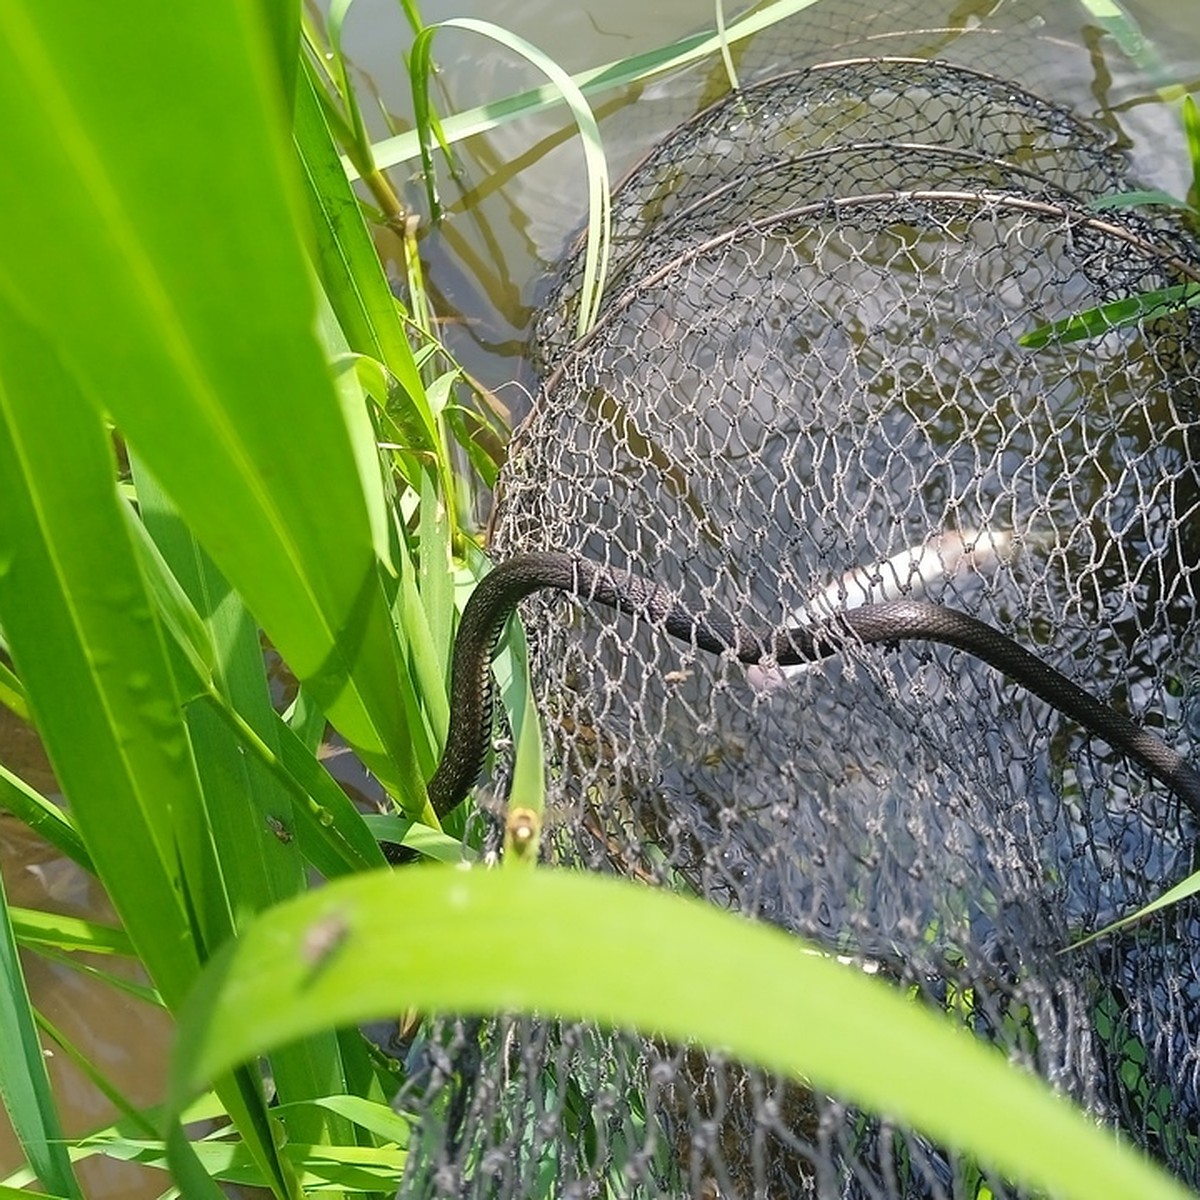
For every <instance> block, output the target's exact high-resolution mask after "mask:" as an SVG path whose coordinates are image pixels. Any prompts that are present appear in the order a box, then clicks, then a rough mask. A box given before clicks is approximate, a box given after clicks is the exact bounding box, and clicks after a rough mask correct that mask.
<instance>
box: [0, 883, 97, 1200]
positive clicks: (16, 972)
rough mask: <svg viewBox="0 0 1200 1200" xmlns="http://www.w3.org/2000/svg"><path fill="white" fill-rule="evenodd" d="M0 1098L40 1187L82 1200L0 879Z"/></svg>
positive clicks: (6, 899)
mask: <svg viewBox="0 0 1200 1200" xmlns="http://www.w3.org/2000/svg"><path fill="white" fill-rule="evenodd" d="M0 1046H3V1047H4V1053H3V1054H0V1098H2V1099H3V1101H4V1107H5V1109H6V1110H7V1112H8V1118H9V1121H10V1123H11V1124H12V1127H13V1131H14V1132H15V1133H16V1135H17V1141H18V1142H19V1143H20V1145H21V1149H22V1151H23V1152H24V1154H25V1158H26V1161H27V1162H28V1163H29V1165H30V1168H31V1169H32V1171H33V1173H34V1175H35V1176H36V1177H37V1180H38V1182H39V1183H40V1184H41V1185H42V1186H43V1187H44V1188H45V1189H46V1190H47V1191H49V1192H53V1193H55V1194H56V1195H61V1196H70V1197H72V1198H73V1200H83V1192H82V1191H81V1190H80V1187H79V1183H78V1181H77V1180H76V1178H75V1172H74V1170H73V1169H72V1167H71V1160H70V1158H69V1156H68V1155H67V1152H66V1147H65V1145H64V1140H63V1132H62V1126H61V1124H60V1122H59V1119H58V1109H57V1108H56V1106H55V1103H54V1095H53V1093H52V1092H51V1090H50V1078H49V1076H48V1075H47V1074H46V1060H45V1058H44V1057H43V1055H42V1044H41V1041H40V1040H39V1038H38V1034H37V1025H36V1022H35V1020H34V1016H33V1006H32V1005H31V1003H30V1001H29V992H28V990H27V989H26V987H25V975H24V973H23V972H22V970H21V962H20V959H19V958H18V956H17V942H16V938H15V937H14V934H13V927H12V924H11V922H10V921H9V914H8V898H7V896H6V895H5V892H4V883H3V881H2V880H0Z"/></svg>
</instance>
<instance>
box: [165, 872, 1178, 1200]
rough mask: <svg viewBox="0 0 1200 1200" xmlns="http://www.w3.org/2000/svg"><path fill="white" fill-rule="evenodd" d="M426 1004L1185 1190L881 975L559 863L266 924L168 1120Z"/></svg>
mask: <svg viewBox="0 0 1200 1200" xmlns="http://www.w3.org/2000/svg"><path fill="white" fill-rule="evenodd" d="M381 912H403V913H404V914H405V916H406V920H405V921H404V922H403V924H398V923H394V922H385V921H380V920H379V913H381ZM550 918H553V919H550ZM701 978H702V979H703V980H704V986H703V987H697V986H696V980H697V979H701ZM408 1007H414V1008H416V1009H417V1010H419V1011H425V1012H438V1011H449V1012H487V1011H502V1010H518V1011H538V1012H543V1013H553V1014H555V1015H559V1016H563V1017H573V1018H577V1017H586V1018H590V1019H594V1020H597V1021H599V1022H601V1023H603V1024H605V1025H612V1026H622V1027H632V1028H637V1029H640V1030H642V1031H644V1032H647V1033H654V1034H658V1035H663V1036H666V1037H670V1038H675V1039H690V1038H695V1039H699V1040H700V1041H702V1042H704V1043H705V1044H708V1045H714V1046H721V1047H724V1048H725V1049H726V1050H727V1051H730V1052H732V1053H733V1054H735V1055H737V1056H738V1057H739V1058H742V1059H744V1060H746V1061H749V1062H756V1063H760V1064H762V1065H764V1066H767V1067H770V1068H774V1069H776V1070H780V1071H786V1072H788V1073H795V1074H800V1075H803V1076H804V1077H806V1078H807V1079H809V1080H810V1081H811V1083H812V1084H813V1085H814V1086H816V1087H819V1088H827V1089H836V1091H837V1092H838V1094H840V1095H844V1096H846V1097H847V1098H848V1099H850V1100H852V1101H853V1102H855V1103H856V1104H860V1105H862V1106H864V1107H866V1108H868V1109H871V1110H875V1111H880V1112H883V1113H886V1114H888V1115H889V1116H890V1117H892V1118H895V1119H899V1120H902V1121H904V1122H906V1123H911V1124H913V1125H915V1126H916V1127H917V1128H919V1129H921V1130H923V1131H925V1132H926V1133H927V1134H929V1135H930V1136H932V1137H934V1138H936V1139H937V1140H938V1141H944V1142H946V1143H947V1144H949V1145H952V1146H956V1147H958V1148H959V1149H961V1150H963V1151H966V1152H968V1153H970V1154H973V1155H976V1156H978V1157H979V1159H980V1160H982V1161H984V1162H987V1163H989V1164H991V1165H992V1166H994V1167H995V1168H997V1169H998V1170H999V1171H1000V1172H1002V1173H1003V1174H1004V1175H1006V1176H1011V1177H1013V1178H1014V1179H1017V1180H1019V1181H1023V1182H1024V1183H1025V1184H1027V1185H1029V1186H1031V1187H1034V1188H1042V1189H1045V1190H1047V1191H1050V1192H1052V1193H1053V1194H1055V1195H1056V1196H1061V1197H1079V1198H1081V1200H1082V1198H1087V1200H1095V1198H1096V1197H1097V1196H1104V1197H1105V1198H1106V1200H1118V1198H1121V1197H1128V1198H1129V1200H1151V1198H1155V1200H1158V1198H1161V1200H1168V1198H1171V1200H1182V1197H1184V1196H1185V1195H1186V1194H1187V1193H1186V1192H1185V1191H1184V1189H1183V1188H1181V1187H1180V1186H1179V1185H1178V1184H1177V1183H1175V1182H1174V1181H1173V1180H1171V1179H1170V1178H1168V1177H1167V1176H1166V1175H1165V1174H1164V1173H1163V1172H1161V1171H1160V1170H1158V1169H1157V1168H1155V1167H1153V1166H1151V1165H1150V1164H1149V1163H1147V1162H1146V1161H1145V1160H1143V1159H1142V1158H1141V1156H1140V1155H1138V1154H1137V1153H1135V1152H1134V1151H1132V1150H1131V1149H1129V1148H1128V1147H1123V1146H1120V1145H1118V1143H1117V1142H1116V1141H1115V1139H1113V1138H1112V1136H1111V1135H1110V1134H1108V1133H1106V1132H1102V1131H1100V1130H1098V1129H1097V1128H1096V1127H1095V1125H1094V1124H1093V1122H1092V1121H1091V1120H1090V1119H1089V1118H1087V1117H1085V1116H1084V1115H1083V1114H1081V1113H1079V1112H1078V1111H1076V1110H1075V1109H1073V1108H1072V1107H1071V1106H1070V1105H1069V1104H1067V1103H1066V1102H1065V1101H1063V1100H1062V1099H1060V1098H1058V1097H1056V1096H1055V1095H1054V1094H1053V1093H1052V1092H1050V1091H1049V1089H1047V1088H1046V1087H1045V1086H1044V1085H1042V1084H1041V1083H1040V1082H1039V1081H1038V1080H1036V1079H1035V1078H1033V1077H1032V1076H1030V1075H1028V1074H1026V1073H1025V1072H1023V1071H1020V1070H1018V1069H1015V1068H1013V1067H1012V1066H1010V1065H1009V1064H1008V1063H1007V1062H1006V1061H1005V1060H1004V1059H1003V1057H1002V1056H1000V1055H999V1054H998V1053H997V1052H996V1051H995V1050H994V1049H993V1048H991V1047H988V1046H986V1045H985V1044H983V1043H981V1042H979V1041H977V1040H976V1039H974V1038H973V1037H972V1036H971V1035H970V1034H968V1033H967V1032H966V1031H964V1030H962V1029H961V1028H959V1027H957V1026H954V1025H952V1024H951V1023H949V1021H948V1019H947V1018H944V1017H942V1016H940V1015H939V1014H935V1013H933V1012H931V1011H929V1010H927V1009H924V1008H922V1007H920V1006H918V1005H916V1004H915V1003H912V1002H911V1001H909V1000H907V999H905V998H904V997H903V996H901V995H900V994H899V993H898V992H895V991H893V990H892V989H891V988H890V987H888V986H887V985H885V984H883V983H881V982H880V981H878V980H875V979H871V978H868V977H867V976H864V975H862V974H861V973H859V972H858V971H856V970H854V969H853V968H852V967H847V966H843V965H841V964H839V963H837V962H836V961H834V960H832V959H830V958H828V957H826V956H825V955H824V954H821V953H819V952H817V951H815V950H813V949H810V948H808V947H806V946H804V945H803V944H801V943H799V942H797V941H795V940H794V939H792V938H790V937H788V936H787V935H785V934H783V933H781V932H780V931H778V930H775V929H771V928H769V927H767V926H765V925H755V924H751V923H749V922H746V921H744V920H741V919H739V918H737V917H734V916H732V915H730V914H728V913H723V912H720V911H718V910H716V909H714V908H712V907H711V906H708V905H705V904H703V903H701V902H699V901H694V900H688V899H685V898H682V897H679V896H676V895H672V894H669V893H665V892H656V891H651V890H648V889H644V888H641V887H638V886H636V885H633V884H629V883H625V882H622V881H618V880H613V879H609V878H602V877H598V876H588V875H582V874H573V873H565V872H563V873H560V872H553V871H548V870H540V871H495V872H485V871H479V870H473V871H463V870H454V869H445V868H440V867H424V868H421V869H413V870H409V871H404V872H398V873H394V874H382V873H381V874H372V875H365V876H359V877H357V878H355V879H349V880H339V881H338V882H336V883H334V884H331V885H330V886H329V887H327V888H324V889H322V890H321V891H320V892H317V893H310V894H308V895H306V896H303V897H300V898H299V899H297V900H294V901H291V902H289V903H288V904H287V905H284V906H282V907H280V908H278V909H276V910H274V911H273V912H271V913H268V914H266V915H265V916H264V917H262V918H261V919H260V920H259V921H258V922H256V924H255V925H254V926H253V927H252V928H250V929H249V930H247V931H246V933H245V935H244V936H243V937H242V938H241V940H240V941H238V942H237V943H236V944H231V945H230V946H228V947H226V949H225V950H224V951H223V952H222V953H221V955H220V956H219V957H218V959H217V960H215V961H214V962H213V963H212V964H210V966H209V968H208V969H207V971H206V973H205V975H204V977H203V979H202V980H201V982H200V985H199V987H198V988H197V991H196V993H195V994H194V995H193V996H192V997H191V999H190V1001H189V1003H188V1006H187V1008H186V1010H185V1012H184V1013H183V1016H182V1018H181V1023H180V1032H179V1041H178V1046H177V1052H176V1056H175V1059H174V1061H173V1065H172V1084H171V1098H172V1099H171V1104H172V1107H173V1108H174V1109H176V1110H178V1109H179V1108H181V1107H182V1105H183V1104H184V1103H185V1102H186V1100H187V1098H188V1097H189V1096H190V1095H192V1094H193V1093H194V1092H196V1091H198V1090H200V1089H201V1088H202V1087H203V1086H204V1083H205V1081H206V1080H207V1079H209V1078H211V1077H212V1076H213V1075H214V1074H218V1073H220V1072H221V1071H224V1070H227V1069H228V1068H229V1066H230V1065H231V1064H232V1063H234V1062H237V1061H239V1060H242V1059H246V1058H250V1057H253V1056H254V1055H256V1054H261V1053H262V1052H264V1051H265V1050H269V1049H270V1048H271V1047H272V1046H275V1045H278V1044H279V1043H281V1042H285V1041H287V1040H289V1039H291V1038H295V1037H298V1036H301V1035H303V1034H304V1033H307V1032H309V1031H310V1030H312V1029H317V1028H323V1027H329V1026H340V1025H347V1024H351V1023H354V1022H360V1021H364V1020H368V1019H372V1018H376V1017H381V1016H383V1015H385V1014H388V1013H395V1012H397V1011H402V1010H404V1009H406V1008H408ZM964 1097H970V1102H969V1103H964Z"/></svg>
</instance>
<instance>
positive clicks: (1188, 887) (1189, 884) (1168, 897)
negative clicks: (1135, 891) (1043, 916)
mask: <svg viewBox="0 0 1200 1200" xmlns="http://www.w3.org/2000/svg"><path fill="white" fill-rule="evenodd" d="M1197 892H1200V871H1196V872H1195V873H1193V874H1191V875H1189V876H1188V877H1187V878H1186V879H1185V880H1183V881H1182V882H1181V883H1177V884H1176V885H1175V886H1174V887H1173V888H1169V889H1168V890H1167V891H1165V892H1163V894H1162V895H1161V896H1159V897H1158V898H1157V899H1156V900H1152V901H1151V902H1150V903H1149V904H1147V905H1145V906H1144V907H1143V908H1139V909H1138V910H1137V912H1135V913H1131V914H1130V915H1129V916H1127V917H1122V918H1121V919H1120V920H1119V921H1114V922H1113V923H1112V924H1111V925H1106V926H1105V927H1104V928H1103V929H1098V930H1097V931H1096V932H1095V933H1093V934H1089V935H1088V936H1087V937H1085V938H1083V939H1081V940H1080V941H1078V942H1075V943H1073V944H1072V945H1071V946H1070V947H1069V948H1068V949H1069V950H1078V949H1079V947H1080V946H1086V945H1087V944H1088V943H1089V942H1094V941H1096V940H1097V939H1098V938H1102V937H1106V936H1107V935H1108V934H1110V933H1116V932H1117V930H1118V929H1125V928H1126V927H1128V926H1130V925H1132V924H1134V923H1135V922H1137V921H1141V920H1144V919H1145V918H1146V917H1148V916H1149V915H1150V914H1151V913H1156V912H1158V911H1159V909H1162V908H1169V907H1170V906H1171V905H1172V904H1178V903H1179V902H1180V900H1186V899H1187V898H1188V897H1189V896H1194V895H1195V894H1196V893H1197ZM1063 953H1067V951H1064V952H1063Z"/></svg>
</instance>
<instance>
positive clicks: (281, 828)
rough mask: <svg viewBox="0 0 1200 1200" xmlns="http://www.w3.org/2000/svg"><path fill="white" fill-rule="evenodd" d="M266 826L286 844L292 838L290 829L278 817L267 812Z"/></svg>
mask: <svg viewBox="0 0 1200 1200" xmlns="http://www.w3.org/2000/svg"><path fill="white" fill-rule="evenodd" d="M267 828H268V829H269V830H270V831H271V832H272V833H273V834H274V835H275V836H276V837H277V838H278V839H279V840H280V841H281V842H282V843H283V844H284V845H285V846H286V845H287V844H288V842H290V841H291V840H292V831H291V830H290V829H289V828H288V827H287V826H286V825H285V824H284V823H283V822H282V821H281V820H280V819H279V818H278V817H275V816H272V815H270V814H269V813H268V814H267Z"/></svg>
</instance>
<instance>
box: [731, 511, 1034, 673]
mask: <svg viewBox="0 0 1200 1200" xmlns="http://www.w3.org/2000/svg"><path fill="white" fill-rule="evenodd" d="M1013 549H1014V546H1013V537H1012V534H1010V533H1006V532H1004V531H1003V530H996V531H991V530H976V529H966V530H963V531H962V532H961V533H941V534H938V535H937V536H936V537H932V538H930V539H929V540H928V541H926V542H922V543H921V544H920V545H918V546H909V547H907V548H906V549H904V550H901V551H900V552H899V553H898V554H893V555H892V556H891V558H885V559H884V560H883V561H882V562H876V563H869V564H867V565H865V566H860V567H853V568H851V569H850V570H849V571H847V572H846V573H845V574H844V575H840V576H839V577H838V578H837V579H835V580H834V581H833V582H832V583H829V584H827V585H826V586H825V587H824V588H822V589H821V591H819V592H818V593H817V594H816V595H815V596H814V597H813V598H812V599H811V600H810V601H808V603H807V604H805V605H804V606H803V607H802V608H798V609H796V611H795V612H793V613H792V616H791V620H792V622H793V623H794V624H796V625H810V624H812V622H813V621H819V620H821V619H822V618H823V617H826V616H833V615H835V614H836V613H839V612H845V611H846V610H847V609H851V608H861V607H862V606H863V605H864V604H879V603H880V602H882V601H884V600H900V599H903V598H905V597H912V596H920V595H922V594H923V593H924V592H926V591H927V590H928V589H929V588H930V587H932V586H933V585H934V584H937V583H941V582H943V581H945V580H947V579H953V578H955V577H957V576H960V575H965V574H967V573H968V572H971V571H976V572H978V571H988V570H991V569H993V568H994V567H996V566H999V565H1000V564H1002V563H1006V562H1008V561H1009V560H1010V559H1011V557H1012V553H1013ZM805 670H808V666H792V667H758V666H751V667H747V668H746V678H747V679H748V680H749V682H750V685H751V686H752V687H753V688H754V689H755V690H756V691H766V692H769V691H774V690H775V689H776V688H779V687H783V686H784V685H785V684H786V683H787V680H788V678H789V677H790V676H792V675H794V674H795V673H796V672H798V671H805Z"/></svg>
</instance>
